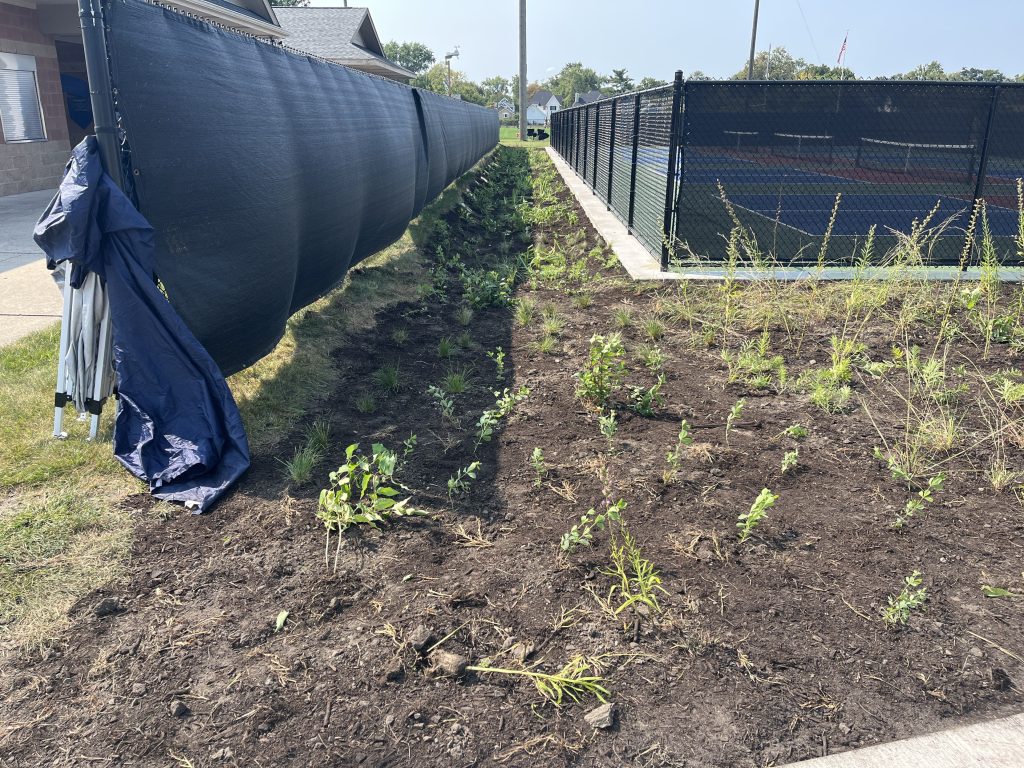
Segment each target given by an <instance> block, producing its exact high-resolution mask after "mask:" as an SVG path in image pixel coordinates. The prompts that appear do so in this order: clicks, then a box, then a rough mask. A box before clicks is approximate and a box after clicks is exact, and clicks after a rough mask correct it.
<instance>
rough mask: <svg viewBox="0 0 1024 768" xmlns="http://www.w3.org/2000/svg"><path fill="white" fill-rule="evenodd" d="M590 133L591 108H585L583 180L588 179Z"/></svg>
mask: <svg viewBox="0 0 1024 768" xmlns="http://www.w3.org/2000/svg"><path fill="white" fill-rule="evenodd" d="M588 133H590V108H589V107H584V108H583V141H582V142H581V143H582V144H583V173H582V174H581V175H582V176H583V181H586V180H587V134H588Z"/></svg>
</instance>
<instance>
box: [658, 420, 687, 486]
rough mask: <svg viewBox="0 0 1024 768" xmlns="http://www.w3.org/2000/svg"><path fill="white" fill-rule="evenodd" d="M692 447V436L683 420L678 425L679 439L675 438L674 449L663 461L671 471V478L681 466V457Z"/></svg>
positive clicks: (685, 421)
mask: <svg viewBox="0 0 1024 768" xmlns="http://www.w3.org/2000/svg"><path fill="white" fill-rule="evenodd" d="M692 445H693V435H692V434H690V423H689V422H688V421H687V420H686V419H683V421H682V423H681V424H680V425H679V437H677V438H676V444H675V447H674V448H673V449H672V450H671V451H669V452H668V453H666V454H665V460H666V461H667V462H668V465H669V467H670V468H671V470H672V473H673V476H674V474H675V473H676V472H678V471H679V470H680V468H681V467H682V465H683V455H684V453H685V452H686V450H687V449H688V448H690V447H691V446H692Z"/></svg>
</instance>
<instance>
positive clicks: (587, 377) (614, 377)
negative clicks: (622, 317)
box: [576, 333, 626, 406]
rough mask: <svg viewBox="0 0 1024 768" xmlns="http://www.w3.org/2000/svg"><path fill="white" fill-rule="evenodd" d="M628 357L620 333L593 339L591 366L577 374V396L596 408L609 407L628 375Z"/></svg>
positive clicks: (591, 344) (587, 365) (590, 355)
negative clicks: (626, 358) (625, 359)
mask: <svg viewBox="0 0 1024 768" xmlns="http://www.w3.org/2000/svg"><path fill="white" fill-rule="evenodd" d="M625 355H626V350H625V349H624V348H623V346H622V339H621V338H620V336H619V334H617V333H613V334H612V335H611V336H608V337H605V336H600V335H594V336H592V337H591V339H590V352H589V355H588V360H587V364H586V366H585V367H584V368H583V370H582V371H580V372H579V373H577V374H576V379H577V385H576V396H577V397H578V398H579V399H580V400H582V401H583V402H586V403H590V404H592V405H598V406H603V405H606V404H607V403H608V400H609V398H610V397H611V395H612V393H613V392H614V391H615V390H617V389H618V388H619V387H620V386H621V385H622V380H623V378H624V377H625V375H626V364H625V363H624V362H623V358H624V357H625Z"/></svg>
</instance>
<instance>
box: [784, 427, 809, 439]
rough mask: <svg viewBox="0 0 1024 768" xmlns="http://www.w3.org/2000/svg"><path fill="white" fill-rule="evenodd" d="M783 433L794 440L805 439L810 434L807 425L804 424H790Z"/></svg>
mask: <svg viewBox="0 0 1024 768" xmlns="http://www.w3.org/2000/svg"><path fill="white" fill-rule="evenodd" d="M782 433H783V434H784V435H785V436H786V437H788V438H790V439H792V440H803V439H804V438H805V437H807V435H808V434H810V433H809V432H808V431H807V427H805V426H803V425H802V424H790V425H789V426H788V427H786V428H785V429H784V430H782Z"/></svg>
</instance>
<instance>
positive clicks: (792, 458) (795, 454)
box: [782, 448, 800, 474]
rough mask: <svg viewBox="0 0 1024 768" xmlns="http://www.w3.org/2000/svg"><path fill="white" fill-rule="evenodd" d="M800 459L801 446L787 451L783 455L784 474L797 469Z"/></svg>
mask: <svg viewBox="0 0 1024 768" xmlns="http://www.w3.org/2000/svg"><path fill="white" fill-rule="evenodd" d="M799 460H800V449H799V448H794V449H793V450H792V451H786V453H785V455H784V456H783V457H782V474H786V473H787V472H789V471H790V470H793V469H796V465H797V462H798V461H799Z"/></svg>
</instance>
